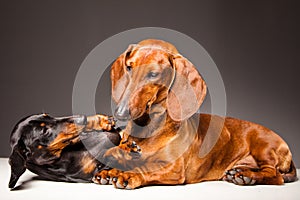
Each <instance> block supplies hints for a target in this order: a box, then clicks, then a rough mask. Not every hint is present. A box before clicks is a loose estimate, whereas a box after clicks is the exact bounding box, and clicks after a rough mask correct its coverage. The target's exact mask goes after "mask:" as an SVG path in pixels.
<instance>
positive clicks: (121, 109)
mask: <svg viewBox="0 0 300 200" xmlns="http://www.w3.org/2000/svg"><path fill="white" fill-rule="evenodd" d="M114 116H115V118H117V119H118V120H120V121H127V120H129V118H130V113H129V110H128V108H126V107H125V106H118V107H117V108H116V110H115V114H114Z"/></svg>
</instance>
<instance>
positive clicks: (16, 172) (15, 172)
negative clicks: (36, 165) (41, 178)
mask: <svg viewBox="0 0 300 200" xmlns="http://www.w3.org/2000/svg"><path fill="white" fill-rule="evenodd" d="M9 164H10V166H11V176H10V181H9V184H8V187H9V188H14V187H15V185H16V183H17V181H18V180H19V178H20V176H21V175H22V174H23V173H24V172H25V170H26V167H25V158H24V157H23V156H22V154H21V152H20V149H19V147H18V146H15V148H14V149H13V152H12V154H11V155H10V157H9Z"/></svg>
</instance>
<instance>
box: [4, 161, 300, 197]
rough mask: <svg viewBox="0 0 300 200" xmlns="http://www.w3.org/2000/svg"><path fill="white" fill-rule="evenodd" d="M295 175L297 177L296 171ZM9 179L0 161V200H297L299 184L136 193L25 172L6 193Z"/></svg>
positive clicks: (214, 184)
mask: <svg viewBox="0 0 300 200" xmlns="http://www.w3.org/2000/svg"><path fill="white" fill-rule="evenodd" d="M297 172H298V177H299V173H300V170H298V171H297ZM9 177H10V167H9V164H8V159H6V158H0V198H1V199H2V200H14V199H22V200H26V199H28V200H34V199H38V200H48V199H49V200H60V199H63V200H66V199H72V200H87V199H88V198H90V199H96V200H97V199H99V200H109V199H114V200H115V199H117V198H122V199H126V200H127V199H128V200H134V199H137V200H147V199H151V200H159V199H164V200H167V199H172V200H176V199H180V200H182V199H186V200H192V199H199V200H200V199H202V200H204V199H209V200H211V199H222V200H224V199H230V200H234V199H243V200H247V199H251V200H254V199H263V200H266V199H271V200H276V199H280V200H283V199H284V200H299V197H300V181H297V182H294V183H288V184H285V185H283V186H265V185H261V186H236V185H233V184H231V183H226V182H222V181H215V182H203V183H197V184H189V185H183V186H148V187H143V188H140V189H136V190H120V189H115V188H114V187H113V186H111V185H96V184H93V183H65V182H53V181H45V180H38V179H37V177H36V175H34V174H33V173H31V172H29V171H26V172H25V174H23V175H22V176H21V178H20V180H19V181H18V183H17V189H16V190H13V191H10V189H9V188H8V182H9ZM299 178H300V177H299Z"/></svg>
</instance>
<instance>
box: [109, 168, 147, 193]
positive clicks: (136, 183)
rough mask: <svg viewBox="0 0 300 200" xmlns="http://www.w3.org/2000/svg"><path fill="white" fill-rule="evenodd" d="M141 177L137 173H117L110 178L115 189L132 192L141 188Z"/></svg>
mask: <svg viewBox="0 0 300 200" xmlns="http://www.w3.org/2000/svg"><path fill="white" fill-rule="evenodd" d="M142 181H143V179H142V176H141V175H140V174H138V173H132V172H119V173H118V174H116V175H115V176H113V178H112V183H113V185H114V186H115V188H118V189H126V190H132V189H135V188H138V187H140V186H142Z"/></svg>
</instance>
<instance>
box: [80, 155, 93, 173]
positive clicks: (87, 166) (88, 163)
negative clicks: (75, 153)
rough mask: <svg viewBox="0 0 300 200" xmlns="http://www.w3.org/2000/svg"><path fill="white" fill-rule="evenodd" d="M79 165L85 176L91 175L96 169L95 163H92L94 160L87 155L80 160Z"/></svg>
mask: <svg viewBox="0 0 300 200" xmlns="http://www.w3.org/2000/svg"><path fill="white" fill-rule="evenodd" d="M81 165H82V170H83V172H84V173H86V174H89V173H92V172H93V171H94V170H95V168H96V163H94V160H93V159H92V158H91V157H90V156H89V155H86V156H84V157H83V158H82V160H81Z"/></svg>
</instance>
